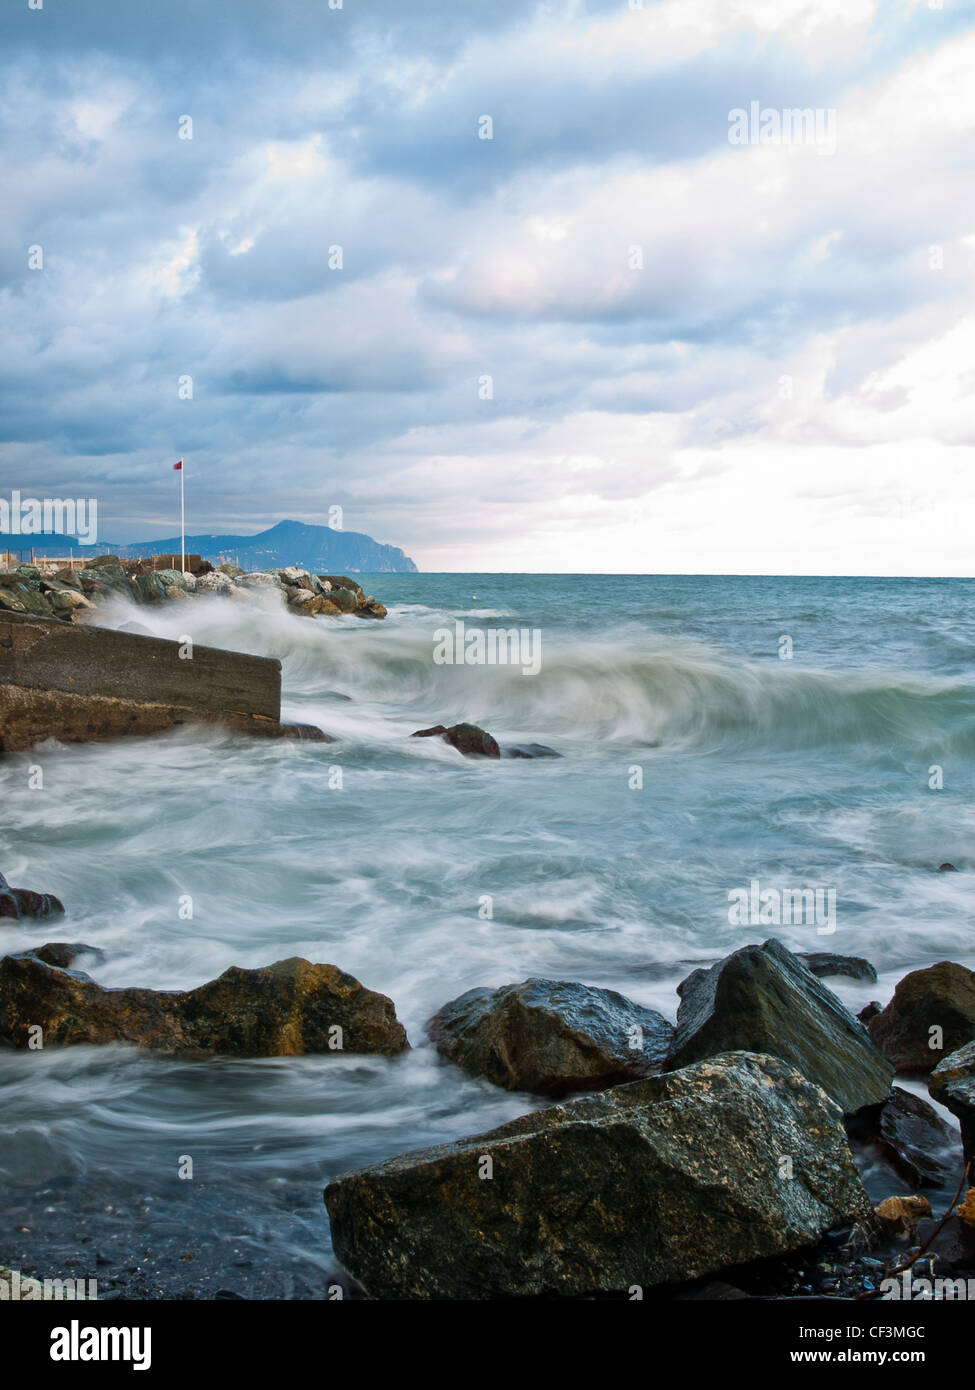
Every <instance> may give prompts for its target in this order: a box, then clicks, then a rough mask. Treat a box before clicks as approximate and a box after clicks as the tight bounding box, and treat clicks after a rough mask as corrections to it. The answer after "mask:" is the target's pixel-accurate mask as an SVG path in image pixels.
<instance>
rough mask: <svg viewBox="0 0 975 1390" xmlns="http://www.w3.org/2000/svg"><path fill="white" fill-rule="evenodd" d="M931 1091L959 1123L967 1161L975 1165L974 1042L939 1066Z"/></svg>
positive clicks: (930, 1081)
mask: <svg viewBox="0 0 975 1390" xmlns="http://www.w3.org/2000/svg"><path fill="white" fill-rule="evenodd" d="M928 1090H929V1091H930V1092H931V1095H932V1096H933V1097H934V1099H935V1100H936V1101H938V1102H939V1103H940V1104H941V1105H943V1106H944V1107H945V1109H946V1110H950V1111H951V1113H952V1114H953V1115H954V1116H955V1118H956V1119H957V1120H958V1122H959V1124H960V1125H961V1144H962V1149H963V1150H964V1153H965V1161H966V1163H967V1162H969V1161H972V1163H973V1164H975V1042H972V1043H969V1044H968V1045H967V1046H966V1047H960V1048H959V1049H958V1051H957V1052H952V1053H951V1055H950V1056H948V1057H945V1059H944V1061H942V1062H939V1063H938V1065H937V1066H936V1067H935V1069H934V1071H933V1072H932V1073H931V1075H930V1076H929V1077H928Z"/></svg>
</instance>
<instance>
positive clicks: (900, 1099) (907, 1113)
mask: <svg viewBox="0 0 975 1390" xmlns="http://www.w3.org/2000/svg"><path fill="white" fill-rule="evenodd" d="M848 1130H849V1133H850V1137H851V1139H853V1140H855V1141H857V1142H860V1143H865V1142H866V1143H874V1144H878V1145H880V1147H881V1149H882V1150H883V1152H884V1154H885V1156H886V1157H887V1159H888V1161H889V1162H890V1164H891V1166H892V1167H893V1168H894V1169H895V1171H896V1172H897V1173H899V1174H900V1176H901V1177H902V1178H903V1179H904V1181H905V1182H906V1183H908V1184H909V1185H910V1186H911V1187H912V1188H914V1190H915V1191H916V1190H917V1189H918V1188H920V1187H943V1186H944V1185H945V1184H946V1183H947V1182H948V1181H949V1180H950V1179H951V1177H952V1175H953V1174H954V1173H955V1169H956V1163H955V1156H954V1155H953V1154H952V1152H951V1150H952V1149H953V1148H954V1146H955V1144H956V1142H957V1141H956V1138H955V1134H954V1133H953V1131H952V1130H951V1129H950V1128H949V1127H948V1125H946V1124H945V1122H944V1120H942V1119H941V1117H940V1115H939V1114H938V1113H937V1111H936V1110H935V1109H934V1108H933V1106H930V1105H929V1104H928V1103H927V1101H926V1100H922V1099H921V1097H920V1096H916V1095H914V1094H913V1093H912V1092H910V1091H905V1090H903V1089H902V1088H901V1087H900V1086H895V1087H894V1089H893V1090H892V1091H891V1093H890V1097H889V1099H888V1100H886V1101H884V1103H883V1104H882V1105H876V1106H868V1107H866V1108H865V1109H863V1110H861V1111H860V1112H859V1114H858V1115H857V1116H855V1117H854V1119H853V1120H851V1122H850V1124H849V1125H848Z"/></svg>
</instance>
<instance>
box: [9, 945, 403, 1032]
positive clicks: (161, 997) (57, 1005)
mask: <svg viewBox="0 0 975 1390" xmlns="http://www.w3.org/2000/svg"><path fill="white" fill-rule="evenodd" d="M38 1024H39V1025H40V1026H41V1028H42V1029H43V1037H44V1045H45V1047H49V1046H51V1045H60V1046H71V1045H74V1044H88V1043H92V1044H97V1043H132V1044H134V1045H136V1046H137V1047H144V1048H147V1049H149V1050H151V1051H154V1052H162V1053H169V1054H177V1053H180V1054H186V1055H189V1056H210V1055H221V1054H222V1055H227V1056H235V1057H296V1056H301V1055H303V1054H305V1053H322V1052H331V1051H338V1050H339V1049H338V1048H336V1047H335V1046H334V1042H335V1039H336V1038H337V1037H338V1035H337V1034H333V1033H332V1032H331V1030H332V1029H333V1028H334V1027H335V1026H336V1025H338V1026H339V1027H340V1028H341V1029H342V1038H341V1041H342V1048H341V1050H342V1051H344V1052H346V1053H350V1052H352V1053H380V1054H382V1055H384V1056H394V1055H395V1054H396V1053H399V1052H404V1051H406V1050H407V1049H408V1048H409V1043H408V1041H407V1038H406V1032H405V1030H404V1029H403V1026H402V1024H401V1023H399V1022H398V1020H397V1018H396V1011H395V1009H394V1007H393V1004H392V1001H391V1000H389V999H387V998H386V996H385V995H383V994H376V993H375V992H374V991H372V990H369V989H365V988H364V987H363V986H362V985H361V984H360V983H359V981H358V980H356V979H354V978H353V977H352V976H351V975H346V974H345V973H344V972H343V971H341V970H339V969H337V968H336V967H335V966H334V965H312V964H310V963H309V962H308V961H306V960H301V959H300V958H298V957H292V958H291V959H290V960H282V961H277V962H276V963H275V964H274V965H268V966H263V967H261V968H260V969H258V970H242V969H240V968H239V967H238V966H231V968H230V969H229V970H225V971H224V973H223V974H222V975H221V976H220V977H219V979H216V980H211V981H210V982H209V983H208V984H205V985H200V986H199V987H198V988H197V989H191V990H172V991H161V990H151V989H103V988H102V987H101V986H100V985H98V984H96V983H95V981H94V980H92V979H91V978H90V977H89V976H88V975H85V974H83V973H82V972H81V971H78V970H67V969H59V968H57V967H56V966H52V965H47V964H45V963H44V962H43V961H42V960H40V959H38V957H37V954H36V953H35V952H30V951H27V952H21V953H19V954H17V955H11V956H5V957H4V958H3V959H2V960H0V1040H2V1041H4V1042H7V1043H11V1044H12V1045H13V1046H15V1047H25V1046H27V1044H28V1042H29V1039H30V1033H29V1029H30V1028H31V1026H32V1025H38Z"/></svg>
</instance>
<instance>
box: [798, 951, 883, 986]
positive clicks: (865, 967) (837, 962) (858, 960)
mask: <svg viewBox="0 0 975 1390" xmlns="http://www.w3.org/2000/svg"><path fill="white" fill-rule="evenodd" d="M795 956H796V959H797V960H801V961H802V963H803V965H804V966H805V967H806V969H807V970H811V971H812V973H813V974H814V975H818V976H819V977H820V978H822V977H823V976H824V975H847V976H849V978H850V979H851V980H870V982H871V983H875V982H876V979H877V972H876V970H875V969H874V967H873V966H872V965H871V964H870V962H869V961H868V960H864V959H863V957H862V956H835V955H834V954H833V953H832V951H796V952H795Z"/></svg>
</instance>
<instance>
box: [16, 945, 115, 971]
mask: <svg viewBox="0 0 975 1390" xmlns="http://www.w3.org/2000/svg"><path fill="white" fill-rule="evenodd" d="M19 954H21V955H25V956H33V957H34V959H35V960H39V961H42V962H43V963H44V964H45V965H56V966H57V967H58V969H59V970H68V969H69V968H70V967H71V965H72V964H73V963H74V961H76V960H78V959H79V957H81V956H91V958H92V960H93V961H94V962H95V964H96V965H102V964H104V962H105V961H106V960H107V959H108V957H107V956H106V955H105V952H104V951H100V950H99V949H98V947H97V946H86V945H85V943H84V942H83V941H49V942H47V943H46V944H45V945H44V946H32V947H31V949H30V950H29V951H22V952H20V953H19Z"/></svg>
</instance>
